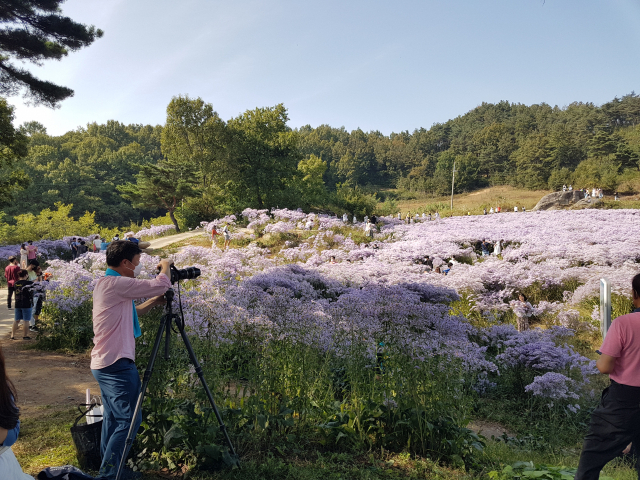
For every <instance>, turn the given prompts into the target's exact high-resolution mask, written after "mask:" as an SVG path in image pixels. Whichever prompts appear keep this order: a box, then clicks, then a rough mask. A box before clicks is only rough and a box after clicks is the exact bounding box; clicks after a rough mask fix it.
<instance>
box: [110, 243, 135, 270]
mask: <svg viewBox="0 0 640 480" xmlns="http://www.w3.org/2000/svg"><path fill="white" fill-rule="evenodd" d="M140 253H142V250H140V247H139V246H138V245H137V244H135V243H133V242H128V241H126V240H116V241H114V242H111V243H110V244H109V246H108V247H107V265H108V266H109V267H119V266H120V262H122V260H129V261H130V262H133V257H135V256H136V255H138V254H140Z"/></svg>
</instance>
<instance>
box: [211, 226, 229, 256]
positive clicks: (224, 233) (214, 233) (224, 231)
mask: <svg viewBox="0 0 640 480" xmlns="http://www.w3.org/2000/svg"><path fill="white" fill-rule="evenodd" d="M218 235H222V238H224V247H223V249H224V250H226V249H227V248H229V245H230V244H231V232H230V231H229V227H228V225H227V224H226V223H225V224H224V226H223V227H222V233H219V232H218V229H217V228H216V227H215V225H214V226H213V228H212V229H211V248H215V247H216V237H217V236H218Z"/></svg>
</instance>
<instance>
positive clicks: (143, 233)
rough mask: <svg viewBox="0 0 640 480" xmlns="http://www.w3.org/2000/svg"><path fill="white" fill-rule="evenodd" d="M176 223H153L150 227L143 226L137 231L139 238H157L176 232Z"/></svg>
mask: <svg viewBox="0 0 640 480" xmlns="http://www.w3.org/2000/svg"><path fill="white" fill-rule="evenodd" d="M175 230H176V226H175V225H157V226H154V225H151V226H149V227H148V228H143V229H142V230H139V231H138V233H136V237H137V238H157V237H163V236H165V235H170V234H172V233H175Z"/></svg>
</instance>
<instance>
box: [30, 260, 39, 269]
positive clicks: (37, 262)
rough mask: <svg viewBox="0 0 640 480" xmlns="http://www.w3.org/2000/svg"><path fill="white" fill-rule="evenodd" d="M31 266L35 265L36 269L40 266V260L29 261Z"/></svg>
mask: <svg viewBox="0 0 640 480" xmlns="http://www.w3.org/2000/svg"><path fill="white" fill-rule="evenodd" d="M29 265H33V266H34V267H39V266H40V262H39V261H38V260H36V259H35V258H32V259H31V260H29Z"/></svg>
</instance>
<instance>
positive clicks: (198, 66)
mask: <svg viewBox="0 0 640 480" xmlns="http://www.w3.org/2000/svg"><path fill="white" fill-rule="evenodd" d="M63 12H64V13H65V14H66V15H69V16H70V17H72V18H73V19H74V20H77V21H81V22H83V23H88V24H93V25H95V26H97V27H99V28H102V29H103V30H104V31H105V34H104V37H103V38H101V39H98V40H97V41H96V42H95V43H94V44H93V45H92V46H91V47H89V48H86V49H84V50H81V51H79V52H75V53H71V54H70V55H69V56H68V57H67V58H65V59H63V60H62V61H60V62H49V63H46V64H45V65H43V66H42V67H29V68H31V70H32V71H34V72H36V73H37V74H38V75H40V76H41V77H42V78H46V79H48V80H51V81H54V82H57V83H60V84H62V85H66V86H68V87H70V88H72V89H74V90H75V96H74V97H73V98H71V99H68V100H66V101H64V102H63V103H62V105H61V108H59V109H57V110H50V109H47V108H44V107H38V108H35V107H29V106H25V105H23V104H22V101H21V98H19V97H15V98H11V99H10V102H11V103H12V104H13V105H15V106H16V122H17V124H20V123H22V122H24V121H29V120H37V121H39V122H41V123H43V124H44V125H45V126H46V127H47V130H48V132H49V133H50V134H55V135H57V134H62V133H64V132H66V131H68V130H72V129H75V128H77V127H78V126H84V125H86V124H87V123H89V122H93V121H96V122H98V123H104V122H106V121H107V120H109V119H114V120H118V121H120V122H123V123H125V124H128V123H143V124H154V125H155V124H164V122H165V111H166V110H165V109H166V106H167V104H168V103H169V101H170V100H171V97H172V96H175V95H179V94H188V95H189V96H191V97H201V98H202V99H204V100H205V101H206V102H209V103H211V104H212V105H213V107H214V109H215V110H216V111H217V112H218V113H219V114H220V116H221V117H222V118H223V119H229V118H231V117H234V116H237V115H238V114H240V113H242V112H243V111H245V110H248V109H253V108H256V107H265V106H273V105H276V104H278V103H284V104H285V106H286V107H287V108H288V109H289V116H290V125H291V126H292V127H299V126H302V125H306V124H310V125H312V126H314V127H315V126H318V125H321V124H329V125H331V126H334V127H340V126H344V127H346V128H347V129H348V130H353V129H355V128H358V127H360V128H362V129H363V130H365V131H369V130H379V131H381V132H382V133H384V134H389V133H391V132H399V131H402V130H409V131H412V130H413V129H415V128H418V127H425V128H428V127H430V126H431V125H432V124H433V123H435V122H444V121H446V120H448V119H450V118H454V117H456V116H458V115H462V114H464V113H465V112H467V111H469V110H471V109H472V108H474V107H476V106H477V105H479V104H480V103H482V102H483V101H484V102H497V101H500V100H508V101H511V102H516V103H524V104H533V103H541V102H546V103H548V104H551V105H558V106H560V107H562V106H565V105H568V104H569V103H571V102H573V101H584V102H593V103H596V104H598V105H599V104H602V103H604V102H607V101H609V100H611V99H613V98H614V97H615V96H622V95H624V94H627V93H630V92H631V91H632V90H635V91H636V92H640V59H639V58H638V52H640V2H639V1H638V0H606V1H603V0H546V1H544V2H543V0H482V1H480V0H438V1H435V0H406V1H403V0H395V1H384V2H383V1H377V0H351V1H350V0H341V1H335V0H322V1H317V0H272V1H269V2H267V1H257V0H254V1H251V0H233V1H221V0H183V1H181V2H175V1H169V0H136V1H126V0H100V1H98V0H68V1H67V2H66V3H64V4H63Z"/></svg>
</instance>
